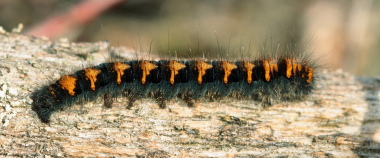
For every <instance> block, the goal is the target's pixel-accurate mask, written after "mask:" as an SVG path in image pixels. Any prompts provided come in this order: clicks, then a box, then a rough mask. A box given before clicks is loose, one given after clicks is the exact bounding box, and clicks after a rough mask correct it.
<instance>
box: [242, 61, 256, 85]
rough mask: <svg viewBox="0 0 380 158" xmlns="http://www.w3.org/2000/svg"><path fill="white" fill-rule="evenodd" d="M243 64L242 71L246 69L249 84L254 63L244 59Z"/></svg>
mask: <svg viewBox="0 0 380 158" xmlns="http://www.w3.org/2000/svg"><path fill="white" fill-rule="evenodd" d="M243 66H244V71H247V82H248V83H249V84H251V83H252V81H253V78H252V74H253V69H254V68H255V64H252V63H250V62H248V61H245V62H244V64H243Z"/></svg>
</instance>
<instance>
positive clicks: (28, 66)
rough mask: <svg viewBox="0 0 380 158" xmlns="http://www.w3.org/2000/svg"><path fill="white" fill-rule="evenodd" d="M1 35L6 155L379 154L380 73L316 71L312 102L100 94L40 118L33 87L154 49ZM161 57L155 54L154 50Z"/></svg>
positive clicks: (0, 102) (1, 139)
mask: <svg viewBox="0 0 380 158" xmlns="http://www.w3.org/2000/svg"><path fill="white" fill-rule="evenodd" d="M134 52H135V51H134V50H128V49H126V48H113V47H109V44H108V43H107V42H97V43H70V42H67V41H66V40H59V41H56V42H53V41H49V40H48V39H44V38H36V37H30V36H24V35H21V34H17V33H9V32H5V31H2V32H1V33H0V107H1V108H0V120H1V121H0V128H1V130H0V155H2V156H14V157H19V156H20V157H21V156H22V157H24V156H31V157H34V156H38V157H41V156H44V155H48V156H53V157H82V156H100V157H134V156H138V157H139V156H141V157H256V156H260V157H261V156H270V157H278V156H291V157H294V156H297V157H298V156H300V157H305V156H310V157H330V156H333V157H360V156H373V157H379V156H380V154H379V153H380V144H379V141H380V104H379V89H380V79H379V78H369V77H355V76H352V75H349V74H346V73H344V72H342V71H327V70H319V71H317V79H318V81H317V86H316V87H317V89H316V90H315V91H314V93H313V94H312V95H310V97H308V98H307V100H304V101H300V102H278V103H276V104H274V105H273V106H271V107H268V108H261V107H260V105H259V104H260V103H259V102H255V101H242V100H237V99H224V100H220V101H213V102H201V103H199V104H198V106H196V107H194V108H189V107H187V106H186V103H185V102H184V101H181V100H174V101H170V102H169V103H168V106H167V108H165V109H160V108H159V106H158V104H157V103H156V101H154V100H151V99H143V100H138V101H136V103H135V104H134V106H133V107H132V108H131V109H126V106H127V102H126V98H117V100H116V104H114V106H113V107H112V108H110V109H106V108H104V107H102V105H101V101H102V99H99V100H98V101H95V102H90V103H85V104H84V103H78V104H76V105H75V106H73V107H70V108H67V109H66V110H64V111H61V112H57V113H54V114H53V116H52V118H51V123H50V124H44V123H41V122H40V120H39V119H38V117H37V115H36V114H35V113H34V111H33V110H32V109H31V104H32V100H31V99H30V94H31V92H33V91H34V90H36V89H37V88H38V87H41V86H43V85H46V84H50V83H52V82H54V81H55V80H57V79H59V78H60V77H61V76H62V75H64V74H70V73H72V72H75V71H76V70H79V69H81V68H84V67H87V66H91V65H96V64H99V63H102V62H106V61H108V59H109V58H112V57H117V58H118V60H131V59H139V58H141V57H144V56H145V57H146V56H147V55H150V54H144V53H134ZM149 58H150V59H151V58H156V57H154V56H152V55H150V57H149Z"/></svg>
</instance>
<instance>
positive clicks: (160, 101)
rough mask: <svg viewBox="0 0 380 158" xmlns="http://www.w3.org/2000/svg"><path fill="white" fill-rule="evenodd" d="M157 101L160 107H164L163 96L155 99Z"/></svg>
mask: <svg viewBox="0 0 380 158" xmlns="http://www.w3.org/2000/svg"><path fill="white" fill-rule="evenodd" d="M157 101H158V106H159V107H160V108H161V109H164V108H166V103H167V101H166V100H165V99H163V98H159V99H157Z"/></svg>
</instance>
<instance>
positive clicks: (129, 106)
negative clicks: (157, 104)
mask: <svg viewBox="0 0 380 158" xmlns="http://www.w3.org/2000/svg"><path fill="white" fill-rule="evenodd" d="M136 100H137V98H135V97H131V98H129V100H128V105H127V109H131V108H132V107H133V104H134V103H135V102H136Z"/></svg>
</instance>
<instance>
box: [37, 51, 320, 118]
mask: <svg viewBox="0 0 380 158" xmlns="http://www.w3.org/2000/svg"><path fill="white" fill-rule="evenodd" d="M314 67H315V66H314V64H313V63H312V62H310V60H308V59H307V58H306V57H300V58H294V57H293V58H292V57H290V56H286V55H282V56H281V57H278V58H263V59H259V60H250V61H247V60H241V61H223V60H220V61H204V60H188V61H179V60H159V61H147V60H134V61H126V62H110V63H103V64H100V65H98V66H94V67H90V68H86V69H82V70H79V71H77V72H75V73H74V74H71V75H66V76H63V77H62V78H61V79H59V80H57V81H56V82H55V83H54V84H51V85H48V86H44V87H42V88H40V89H38V90H36V91H35V92H34V93H33V94H32V99H33V110H34V111H35V112H36V113H37V114H38V116H39V118H40V119H41V121H42V122H45V123H48V122H49V118H50V116H51V114H52V113H53V112H55V111H58V110H60V109H62V108H64V107H68V106H72V105H73V104H75V103H77V102H78V101H93V100H95V99H97V98H98V97H100V96H101V97H104V106H105V107H111V106H112V102H113V100H114V98H115V97H118V96H126V97H127V98H128V99H129V103H127V107H128V108H130V107H131V106H132V105H133V103H134V102H135V101H136V100H137V99H140V98H144V97H152V98H155V99H157V101H158V104H159V106H160V107H161V108H165V106H166V102H167V101H168V100H170V99H172V98H174V97H179V98H181V99H183V100H184V101H186V102H187V104H188V105H189V106H194V104H195V103H196V101H198V100H199V99H201V98H210V99H211V100H214V99H220V98H224V97H233V98H237V99H253V100H261V101H263V102H264V103H266V104H270V102H271V100H272V99H275V100H289V101H293V100H301V99H303V98H304V97H305V96H307V95H308V94H310V93H311V92H312V90H313V88H314V70H315V68H314Z"/></svg>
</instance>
